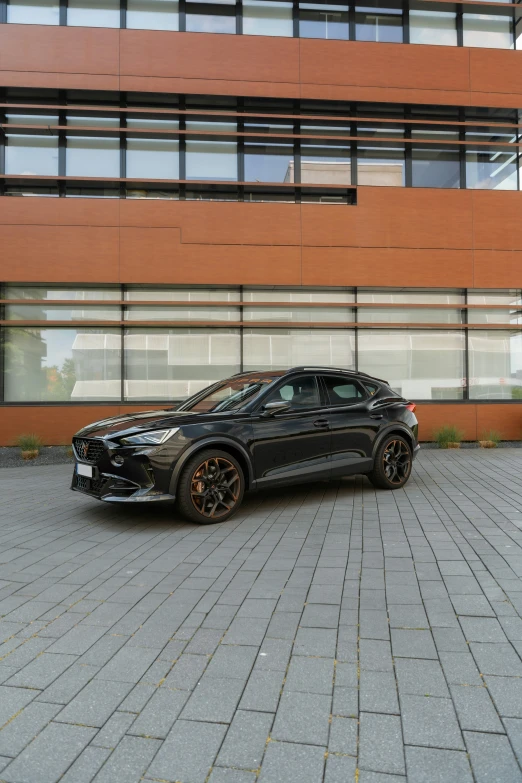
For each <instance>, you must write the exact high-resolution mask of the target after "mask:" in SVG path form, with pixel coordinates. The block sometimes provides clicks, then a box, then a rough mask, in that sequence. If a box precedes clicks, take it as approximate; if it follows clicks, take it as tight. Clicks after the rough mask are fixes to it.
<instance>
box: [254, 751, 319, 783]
mask: <svg viewBox="0 0 522 783" xmlns="http://www.w3.org/2000/svg"><path fill="white" fill-rule="evenodd" d="M325 750H326V749H325V748H320V747H313V746H310V745H300V744H298V743H289V742H269V743H268V746H267V749H266V753H265V758H264V761H263V767H262V769H261V775H260V776H259V783H303V782H304V781H305V780H306V782H307V783H322V780H323V770H324V761H325V758H324V755H325Z"/></svg>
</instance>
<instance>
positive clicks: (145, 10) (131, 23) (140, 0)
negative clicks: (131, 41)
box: [127, 0, 179, 30]
mask: <svg viewBox="0 0 522 783" xmlns="http://www.w3.org/2000/svg"><path fill="white" fill-rule="evenodd" d="M127 27H128V28H129V29H140V30H178V29H179V14H178V2H177V0H127Z"/></svg>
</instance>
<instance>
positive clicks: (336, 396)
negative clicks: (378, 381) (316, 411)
mask: <svg viewBox="0 0 522 783" xmlns="http://www.w3.org/2000/svg"><path fill="white" fill-rule="evenodd" d="M323 380H324V382H325V385H326V389H327V391H328V399H329V400H330V405H352V404H353V403H356V402H360V401H361V400H363V399H364V398H365V397H366V394H365V393H364V391H363V387H362V386H361V385H360V384H359V383H358V382H357V381H354V380H352V379H351V378H346V377H340V376H335V375H325V376H324V378H323Z"/></svg>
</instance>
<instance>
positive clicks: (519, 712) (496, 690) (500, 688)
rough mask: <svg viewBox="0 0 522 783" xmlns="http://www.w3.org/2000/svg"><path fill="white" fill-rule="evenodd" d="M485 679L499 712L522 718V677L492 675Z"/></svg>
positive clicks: (506, 715)
mask: <svg viewBox="0 0 522 783" xmlns="http://www.w3.org/2000/svg"><path fill="white" fill-rule="evenodd" d="M485 679H486V685H487V686H488V691H489V693H490V695H491V696H492V698H493V701H494V702H495V706H496V708H497V710H498V712H499V714H500V715H502V716H503V717H509V718H522V679H519V678H518V677H492V676H490V675H488V676H487V677H486V678H485Z"/></svg>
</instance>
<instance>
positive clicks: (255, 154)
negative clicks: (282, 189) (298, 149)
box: [245, 142, 294, 182]
mask: <svg viewBox="0 0 522 783" xmlns="http://www.w3.org/2000/svg"><path fill="white" fill-rule="evenodd" d="M245 182H294V148H293V145H292V144H250V143H248V142H247V143H245Z"/></svg>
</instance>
